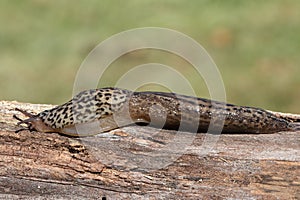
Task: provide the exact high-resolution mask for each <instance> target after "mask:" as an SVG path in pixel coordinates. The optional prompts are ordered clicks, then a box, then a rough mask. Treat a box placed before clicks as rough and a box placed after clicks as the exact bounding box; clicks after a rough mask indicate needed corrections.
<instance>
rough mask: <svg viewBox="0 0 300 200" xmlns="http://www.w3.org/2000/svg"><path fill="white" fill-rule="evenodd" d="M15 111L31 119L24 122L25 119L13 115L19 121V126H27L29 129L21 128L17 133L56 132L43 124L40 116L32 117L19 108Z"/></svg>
mask: <svg viewBox="0 0 300 200" xmlns="http://www.w3.org/2000/svg"><path fill="white" fill-rule="evenodd" d="M15 110H17V111H19V112H21V113H22V114H24V115H25V116H26V117H29V118H27V119H25V120H23V119H20V118H19V117H17V116H16V115H13V117H14V118H15V119H17V120H18V121H19V122H18V124H17V125H21V124H26V125H27V128H21V129H19V130H17V131H15V132H16V133H18V132H20V131H23V130H29V131H33V130H36V131H39V132H44V133H47V132H56V131H55V129H53V128H51V127H49V126H47V125H46V124H45V123H44V122H43V120H42V119H41V118H40V117H38V115H32V114H30V113H28V112H27V111H24V110H21V109H19V108H16V109H15Z"/></svg>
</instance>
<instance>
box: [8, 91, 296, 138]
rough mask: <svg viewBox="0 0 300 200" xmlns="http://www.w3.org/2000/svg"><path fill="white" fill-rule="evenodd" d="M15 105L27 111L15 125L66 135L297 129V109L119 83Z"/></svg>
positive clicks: (251, 131) (267, 131)
mask: <svg viewBox="0 0 300 200" xmlns="http://www.w3.org/2000/svg"><path fill="white" fill-rule="evenodd" d="M17 110H18V111H20V112H22V113H23V114H24V115H26V116H27V117H29V118H28V119H25V120H22V119H20V118H19V117H17V116H14V117H15V118H16V119H18V120H19V121H20V122H19V123H18V125H20V124H27V128H26V129H28V130H37V131H40V132H58V133H62V134H65V135H69V136H87V135H95V134H99V133H102V132H107V131H110V130H113V129H116V128H118V127H123V126H127V125H130V124H134V123H137V124H139V123H146V124H150V125H151V126H156V127H162V128H166V129H179V130H187V131H197V132H206V131H207V130H222V132H224V133H275V132H280V131H297V130H300V116H299V115H292V114H285V113H277V112H272V111H267V110H263V109H260V108H254V107H247V106H236V105H232V104H226V103H222V102H218V101H213V100H208V99H203V98H198V97H190V96H185V95H179V94H175V93H164V92H132V91H129V90H125V89H119V88H101V89H92V90H87V91H83V92H81V93H79V94H77V95H76V96H74V98H73V99H71V100H70V101H68V102H67V103H65V104H63V105H60V106H57V107H55V108H52V109H49V110H45V111H43V112H41V113H39V114H36V115H33V114H30V113H28V112H26V111H23V110H20V109H17ZM210 123H211V124H212V125H211V126H210ZM209 127H210V128H209ZM211 127H212V128H211ZM20 130H24V128H23V129H20ZM20 130H19V131H20Z"/></svg>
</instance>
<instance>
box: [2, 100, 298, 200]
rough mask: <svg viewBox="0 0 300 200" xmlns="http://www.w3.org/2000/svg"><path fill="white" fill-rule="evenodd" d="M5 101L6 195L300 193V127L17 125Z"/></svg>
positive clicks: (284, 195)
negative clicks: (89, 131) (217, 129)
mask: <svg viewBox="0 0 300 200" xmlns="http://www.w3.org/2000/svg"><path fill="white" fill-rule="evenodd" d="M16 107H18V108H21V109H25V110H27V111H31V112H34V113H37V112H40V111H42V110H44V109H47V108H50V107H51V105H37V104H25V103H18V102H7V101H0V199H300V132H280V133H275V134H222V135H211V134H204V133H197V134H193V133H188V132H181V131H173V130H159V129H157V128H152V127H148V126H129V127H124V128H120V129H117V130H114V131H111V132H109V133H105V134H100V135H97V136H92V137H85V138H70V137H66V136H63V135H59V134H57V133H51V134H49V133H40V132H35V131H34V132H29V131H21V132H19V133H15V132H14V131H15V130H17V129H18V128H20V126H17V125H16V123H17V121H16V120H15V119H13V117H12V116H13V114H17V115H18V116H20V117H22V115H21V114H20V113H18V112H16V111H14V108H16Z"/></svg>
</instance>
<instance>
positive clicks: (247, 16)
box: [0, 0, 300, 113]
mask: <svg viewBox="0 0 300 200" xmlns="http://www.w3.org/2000/svg"><path fill="white" fill-rule="evenodd" d="M299 11H300V2H299V1H298V0H285V1H282V0H267V1H259V0H253V1H240V0H226V1H222V0H202V1H198V0H189V1H181V0H165V1H159V0H151V1H150V0H144V1H139V0H130V1H116V0H105V1H98V0H90V1H84V0H77V1H71V0H70V1H67V0H61V1H47V0H32V1H23V0H1V1H0V25H1V26H0V29H1V30H0V88H1V92H0V100H17V101H22V102H31V103H51V104H61V103H63V102H65V101H67V100H68V99H70V98H71V96H72V90H73V83H74V79H75V75H76V73H77V70H78V68H79V66H80V64H81V63H82V61H83V60H84V59H85V57H86V56H87V55H88V53H89V52H90V51H91V50H92V49H93V48H94V47H95V46H96V45H98V44H99V43H100V42H102V41H103V40H105V39H107V38H109V37H110V36H112V35H114V34H116V33H119V32H121V31H125V30H128V29H132V28H138V27H149V26H154V27H165V28H170V29H174V30H177V31H180V32H182V33H184V34H186V35H188V36H190V37H192V38H193V39H195V40H196V41H197V42H198V43H200V44H201V45H203V47H204V48H205V49H206V50H207V51H208V53H209V54H210V55H211V57H212V58H213V59H214V61H215V63H216V64H217V66H218V68H219V70H220V72H221V74H222V77H223V80H224V84H225V88H226V94H227V100H228V101H229V102H231V103H235V104H239V105H249V106H256V107H263V108H266V109H272V110H277V111H285V112H295V113H300V104H299V100H300V90H299V86H300V66H299V63H300V56H299V53H300V26H299V25H300V12H299ZM148 62H157V63H162V64H166V65H169V66H172V67H174V68H176V69H178V70H180V69H182V70H181V71H182V73H184V75H185V76H188V77H189V79H190V80H191V82H193V85H195V84H198V85H199V88H196V92H197V95H199V96H202V97H207V98H209V95H208V93H207V91H206V87H205V85H203V84H204V83H203V81H202V80H201V79H200V78H199V77H193V74H194V72H193V70H192V68H191V67H190V66H189V64H188V63H186V62H185V61H184V60H182V59H180V58H178V57H176V56H174V55H170V54H167V53H162V52H157V51H153V50H142V51H138V52H132V53H130V54H128V55H125V56H122V57H121V58H119V59H118V60H117V61H116V62H114V63H112V66H111V68H110V71H108V72H107V73H106V76H105V78H103V80H101V82H100V83H99V87H101V86H110V85H112V86H113V85H114V84H115V83H116V81H117V80H118V78H119V77H120V76H121V75H122V73H124V72H126V70H127V71H128V70H129V69H131V68H132V67H134V66H136V65H140V64H144V63H148ZM178 84H180V83H178ZM149 89H153V90H161V89H162V90H163V88H161V87H157V86H155V85H152V86H151V85H146V86H144V87H142V88H141V90H149Z"/></svg>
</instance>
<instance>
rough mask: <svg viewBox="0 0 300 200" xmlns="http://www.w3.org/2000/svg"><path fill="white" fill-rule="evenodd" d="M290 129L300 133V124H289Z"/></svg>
mask: <svg viewBox="0 0 300 200" xmlns="http://www.w3.org/2000/svg"><path fill="white" fill-rule="evenodd" d="M289 129H290V130H291V131H300V123H295V122H291V123H290V124H289Z"/></svg>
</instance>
